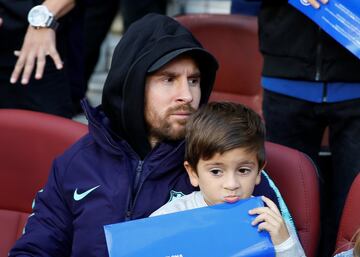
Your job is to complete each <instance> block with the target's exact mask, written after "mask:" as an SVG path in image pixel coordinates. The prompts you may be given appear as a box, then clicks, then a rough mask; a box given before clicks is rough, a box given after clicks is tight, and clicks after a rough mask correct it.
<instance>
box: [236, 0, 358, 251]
mask: <svg viewBox="0 0 360 257" xmlns="http://www.w3.org/2000/svg"><path fill="white" fill-rule="evenodd" d="M329 1H331V0H329ZM233 2H234V3H233V6H234V7H236V3H235V2H238V3H237V4H238V5H239V2H240V4H242V5H243V9H241V10H239V9H237V11H240V12H243V11H246V10H247V9H251V8H252V7H254V6H256V5H259V4H260V9H259V13H258V24H259V41H260V51H261V52H262V54H263V57H264V65H263V71H262V86H263V88H264V94H263V115H264V119H265V124H266V131H267V140H269V141H272V142H275V143H278V144H282V145H286V146H289V147H292V148H295V149H298V150H300V151H302V152H304V153H306V154H308V155H309V156H310V157H311V159H313V160H314V161H315V163H316V164H317V166H318V167H320V168H321V169H320V176H321V182H322V183H321V193H322V196H321V203H322V206H321V210H322V211H321V213H322V218H321V221H322V235H321V244H320V247H319V256H324V257H328V256H330V255H331V254H332V252H333V248H334V245H335V239H336V233H337V228H338V224H339V219H340V215H341V212H342V208H343V205H344V201H345V199H346V195H347V193H348V190H349V188H350V185H351V183H352V181H353V180H354V178H355V176H356V175H357V174H358V172H359V171H360V158H358V157H357V154H356V153H358V152H359V151H360V141H359V140H354V138H357V137H358V135H359V134H360V73H359V72H358V71H359V67H360V60H359V59H358V58H357V57H355V55H353V54H352V53H351V52H350V51H348V50H347V49H345V47H343V46H342V45H340V44H339V43H338V42H337V41H335V39H333V38H331V37H330V36H329V35H328V34H327V33H325V32H324V31H323V30H322V29H321V28H320V27H319V26H318V25H317V24H315V23H314V22H313V21H312V20H311V19H310V18H308V17H306V16H305V15H304V14H302V13H301V12H300V11H299V10H297V9H295V8H294V7H293V6H291V5H290V4H289V3H288V1H287V0H241V1H236V0H234V1H233ZM302 2H303V3H304V4H307V5H309V6H308V7H307V8H316V9H319V8H320V9H321V8H325V6H324V4H326V3H327V2H328V0H308V1H302ZM233 9H234V8H233ZM234 10H235V9H234ZM326 127H328V128H329V148H330V152H331V164H332V165H329V164H327V163H326V165H324V163H325V162H324V161H323V159H324V158H322V159H319V152H320V149H321V143H322V138H323V135H324V131H325V128H326Z"/></svg>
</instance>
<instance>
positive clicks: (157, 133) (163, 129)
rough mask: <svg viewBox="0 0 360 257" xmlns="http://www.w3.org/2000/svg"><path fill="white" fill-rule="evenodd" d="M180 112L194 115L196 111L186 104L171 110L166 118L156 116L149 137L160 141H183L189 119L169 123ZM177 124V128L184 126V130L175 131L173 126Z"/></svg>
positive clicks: (167, 112) (166, 114)
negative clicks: (171, 117)
mask: <svg viewBox="0 0 360 257" xmlns="http://www.w3.org/2000/svg"><path fill="white" fill-rule="evenodd" d="M179 111H183V112H184V111H185V112H188V113H189V114H192V113H194V112H195V111H196V110H195V109H194V108H193V107H191V105H189V104H186V105H180V106H176V107H172V108H169V109H168V110H167V111H166V113H165V115H164V117H159V116H158V115H156V117H154V116H153V118H152V121H151V124H149V125H148V126H149V135H150V136H151V137H152V138H156V139H157V140H158V141H163V140H180V139H183V138H184V137H185V125H186V122H187V120H188V119H181V120H177V121H174V122H172V123H170V121H169V117H170V116H171V115H172V114H175V113H177V112H179ZM148 122H149V121H148ZM175 123H177V126H182V128H181V129H175V128H174V126H173V125H174V124H175Z"/></svg>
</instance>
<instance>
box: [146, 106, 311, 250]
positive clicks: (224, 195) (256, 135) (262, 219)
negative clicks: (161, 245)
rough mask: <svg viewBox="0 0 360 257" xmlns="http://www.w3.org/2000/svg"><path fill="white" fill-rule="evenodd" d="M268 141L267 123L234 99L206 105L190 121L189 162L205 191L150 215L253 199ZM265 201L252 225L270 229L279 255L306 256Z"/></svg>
mask: <svg viewBox="0 0 360 257" xmlns="http://www.w3.org/2000/svg"><path fill="white" fill-rule="evenodd" d="M264 141H265V127H264V124H263V122H262V120H261V118H260V116H259V115H258V114H256V113H255V112H254V111H252V110H251V109H248V108H246V107H245V106H243V105H240V104H235V103H215V102H213V103H210V104H208V105H206V106H204V107H203V108H201V109H200V110H199V111H197V112H196V113H195V114H194V115H193V116H192V117H191V118H190V119H189V121H188V123H187V126H186V150H185V162H184V166H185V168H186V171H187V173H188V175H189V178H190V181H191V184H192V185H193V186H195V187H199V188H200V191H197V192H193V193H192V194H189V195H186V196H183V197H181V198H177V199H174V200H173V201H171V202H169V203H167V204H165V205H164V206H162V207H161V208H160V209H158V210H157V211H155V212H154V213H153V214H151V216H156V215H162V214H167V213H172V212H177V211H183V210H189V209H194V208H199V207H205V206H210V205H215V204H219V203H224V202H229V203H233V202H236V201H239V200H240V199H245V198H248V197H251V196H252V193H253V190H254V187H255V185H257V184H259V183H260V179H261V174H260V173H261V170H262V169H263V167H264V165H265V147H264ZM262 199H263V201H264V202H265V204H266V207H261V208H255V209H252V210H249V214H251V215H258V216H257V217H256V218H255V219H254V221H253V222H252V225H254V226H256V225H257V226H258V230H259V231H261V230H266V231H268V232H269V234H270V237H271V240H272V242H273V244H274V246H275V252H276V256H278V257H279V256H284V257H285V256H291V257H297V256H305V254H304V251H303V249H302V247H301V244H300V242H299V239H298V237H297V234H296V231H295V230H294V229H293V228H292V226H290V225H289V224H287V222H285V221H284V219H283V218H282V216H281V213H280V211H279V209H278V208H277V206H276V204H275V203H274V202H272V201H271V200H270V199H268V198H267V197H265V196H263V197H262Z"/></svg>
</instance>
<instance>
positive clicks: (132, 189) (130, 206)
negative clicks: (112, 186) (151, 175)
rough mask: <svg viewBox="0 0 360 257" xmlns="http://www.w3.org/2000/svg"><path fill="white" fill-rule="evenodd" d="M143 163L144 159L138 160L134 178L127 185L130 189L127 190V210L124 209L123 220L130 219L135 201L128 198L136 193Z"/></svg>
mask: <svg viewBox="0 0 360 257" xmlns="http://www.w3.org/2000/svg"><path fill="white" fill-rule="evenodd" d="M143 164H144V161H142V160H139V162H138V165H137V167H136V174H135V180H134V183H133V186H132V187H129V188H130V190H129V192H128V201H127V202H128V205H127V206H128V207H127V211H126V217H125V220H131V216H132V209H133V206H134V205H135V201H133V202H132V201H131V200H130V199H131V198H134V195H136V194H137V191H138V187H139V183H140V177H141V173H142V170H143Z"/></svg>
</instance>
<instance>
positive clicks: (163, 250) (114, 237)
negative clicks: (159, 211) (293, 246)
mask: <svg viewBox="0 0 360 257" xmlns="http://www.w3.org/2000/svg"><path fill="white" fill-rule="evenodd" d="M260 206H263V201H262V200H261V198H259V197H252V198H249V199H246V200H241V201H238V202H237V203H233V204H230V203H224V204H219V205H215V206H210V207H204V208H198V209H193V210H188V211H182V212H177V213H172V214H166V215H161V216H155V217H150V218H145V219H139V220H134V221H129V222H123V223H118V224H113V225H107V226H104V230H105V236H106V243H107V247H108V252H109V256H110V257H139V256H141V257H200V256H204V257H205V256H206V257H219V256H221V257H230V256H231V257H240V256H249V257H255V256H259V257H260V256H262V257H265V256H269V257H274V256H275V252H274V247H273V245H272V243H271V239H270V236H269V233H267V232H266V231H262V232H258V231H257V227H256V226H255V227H254V226H252V225H251V221H252V220H253V219H254V218H255V217H254V216H251V215H249V214H248V210H250V209H253V208H256V207H260Z"/></svg>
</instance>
